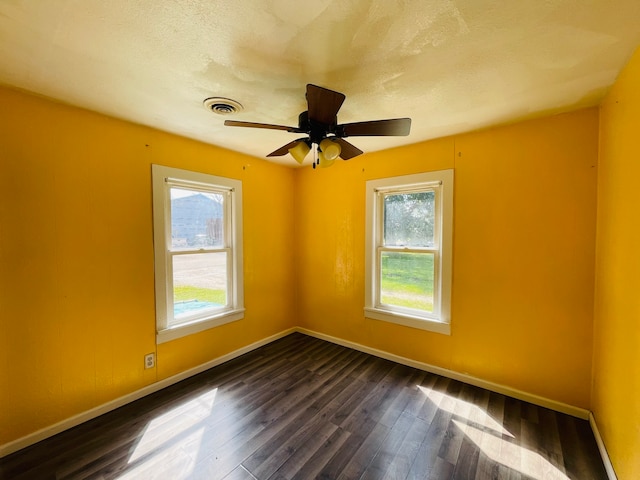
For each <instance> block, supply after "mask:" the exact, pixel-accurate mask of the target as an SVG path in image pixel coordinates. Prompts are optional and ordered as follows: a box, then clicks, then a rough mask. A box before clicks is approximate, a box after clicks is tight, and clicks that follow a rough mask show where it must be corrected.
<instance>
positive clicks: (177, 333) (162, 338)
mask: <svg viewBox="0 0 640 480" xmlns="http://www.w3.org/2000/svg"><path fill="white" fill-rule="evenodd" d="M243 318H244V308H242V309H238V310H233V311H231V312H224V313H221V314H219V315H216V316H214V317H211V318H207V319H206V320H198V321H196V322H193V323H186V324H183V325H176V326H174V327H169V328H165V329H163V330H159V331H158V333H157V334H156V342H157V343H166V342H170V341H171V340H175V339H177V338H181V337H186V336H187V335H192V334H194V333H198V332H202V331H204V330H209V329H210V328H214V327H219V326H220V325H225V324H227V323H231V322H235V321H237V320H241V319H243Z"/></svg>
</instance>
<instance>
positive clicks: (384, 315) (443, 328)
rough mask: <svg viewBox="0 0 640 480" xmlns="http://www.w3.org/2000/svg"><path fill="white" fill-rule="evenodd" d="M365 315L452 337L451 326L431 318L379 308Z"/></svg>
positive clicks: (369, 309) (365, 312) (366, 310)
mask: <svg viewBox="0 0 640 480" xmlns="http://www.w3.org/2000/svg"><path fill="white" fill-rule="evenodd" d="M364 315H365V317H367V318H371V319H374V320H382V321H384V322H391V323H396V324H398V325H404V326H405V327H411V328H417V329H419V330H426V331H428V332H435V333H441V334H443V335H451V324H450V323H445V322H439V321H438V320H432V319H430V318H423V317H416V316H411V315H406V314H401V313H396V312H391V311H388V310H380V309H377V308H365V309H364Z"/></svg>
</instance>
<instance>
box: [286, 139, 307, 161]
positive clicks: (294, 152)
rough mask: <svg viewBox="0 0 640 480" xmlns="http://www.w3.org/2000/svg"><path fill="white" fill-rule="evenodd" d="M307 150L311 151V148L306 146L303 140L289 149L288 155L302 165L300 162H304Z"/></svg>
mask: <svg viewBox="0 0 640 480" xmlns="http://www.w3.org/2000/svg"><path fill="white" fill-rule="evenodd" d="M309 150H311V147H310V146H309V145H307V142H305V141H304V140H300V141H299V142H298V143H296V144H295V145H294V146H293V147H291V148H290V149H289V153H290V154H291V156H292V157H293V158H295V160H296V162H298V163H299V164H300V165H302V162H304V159H305V157H306V156H307V154H308V153H309Z"/></svg>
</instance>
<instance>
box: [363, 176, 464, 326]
mask: <svg viewBox="0 0 640 480" xmlns="http://www.w3.org/2000/svg"><path fill="white" fill-rule="evenodd" d="M424 188H429V189H432V190H433V191H434V192H435V194H436V198H435V214H436V227H435V229H434V237H435V238H434V243H435V245H434V248H433V249H426V250H425V251H430V252H433V253H435V262H434V265H435V275H434V277H435V278H434V311H433V314H431V313H427V312H425V313H424V314H423V313H420V312H418V311H416V310H411V309H403V308H401V307H396V306H389V305H383V304H382V303H381V301H380V280H379V279H380V261H379V258H380V255H381V252H382V251H388V250H390V249H389V248H385V247H383V237H382V236H383V221H384V219H383V215H384V208H383V203H382V202H383V200H384V195H385V194H388V193H390V192H392V193H405V192H406V193H410V192H414V191H416V190H420V189H424ZM366 196H367V197H366V239H365V252H366V258H365V308H364V312H365V317H367V318H371V319H375V320H383V321H386V322H392V323H396V324H399V325H404V326H407V327H413V328H418V329H421V330H428V331H431V332H437V333H442V334H445V335H450V334H451V277H452V263H453V262H452V258H453V169H449V170H438V171H433V172H425V173H417V174H413V175H403V176H399V177H389V178H382V179H377V180H369V181H368V182H366ZM398 250H399V251H406V252H410V251H411V249H410V248H407V249H403V248H400V249H398Z"/></svg>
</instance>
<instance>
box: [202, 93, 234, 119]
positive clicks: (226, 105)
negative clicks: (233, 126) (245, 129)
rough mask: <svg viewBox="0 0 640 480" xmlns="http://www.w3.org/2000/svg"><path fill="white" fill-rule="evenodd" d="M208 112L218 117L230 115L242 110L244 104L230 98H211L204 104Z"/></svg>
mask: <svg viewBox="0 0 640 480" xmlns="http://www.w3.org/2000/svg"><path fill="white" fill-rule="evenodd" d="M203 103H204V106H205V108H206V109H207V110H211V111H212V112H213V113H217V114H218V115H229V114H230V113H237V112H239V111H241V110H242V108H243V107H242V104H241V103H240V102H236V101H235V100H232V99H230V98H224V97H209V98H207V99H205V101H204V102H203Z"/></svg>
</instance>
